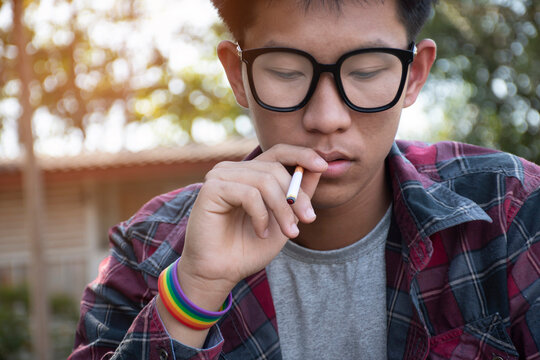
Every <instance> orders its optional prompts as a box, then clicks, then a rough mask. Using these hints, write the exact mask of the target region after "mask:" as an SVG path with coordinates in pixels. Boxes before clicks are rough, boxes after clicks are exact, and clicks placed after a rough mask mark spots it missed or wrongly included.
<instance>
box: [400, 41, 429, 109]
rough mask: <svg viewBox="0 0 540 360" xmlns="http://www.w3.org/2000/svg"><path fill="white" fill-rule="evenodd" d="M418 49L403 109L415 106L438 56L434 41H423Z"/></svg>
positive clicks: (418, 45)
mask: <svg viewBox="0 0 540 360" xmlns="http://www.w3.org/2000/svg"><path fill="white" fill-rule="evenodd" d="M416 47H417V49H418V53H417V55H416V57H415V58H414V61H413V62H412V64H411V67H410V69H409V79H408V82H407V91H406V92H405V101H404V103H403V107H408V106H411V105H412V104H414V102H415V101H416V98H417V97H418V94H419V93H420V90H422V87H423V86H424V84H425V83H426V80H427V78H428V75H429V71H430V70H431V66H432V65H433V63H434V62H435V58H436V56H437V45H436V44H435V42H434V41H433V40H430V39H426V40H422V41H420V42H419V43H418V44H417V45H416Z"/></svg>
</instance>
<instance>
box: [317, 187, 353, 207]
mask: <svg viewBox="0 0 540 360" xmlns="http://www.w3.org/2000/svg"><path fill="white" fill-rule="evenodd" d="M343 190H344V189H343V188H340V187H338V186H319V187H318V188H317V190H316V191H315V194H313V198H312V199H311V203H312V205H313V208H314V209H315V210H317V209H320V210H324V209H332V208H336V207H339V206H341V205H344V204H346V203H348V202H349V201H350V200H352V198H353V197H354V195H353V194H350V193H349V192H347V191H343Z"/></svg>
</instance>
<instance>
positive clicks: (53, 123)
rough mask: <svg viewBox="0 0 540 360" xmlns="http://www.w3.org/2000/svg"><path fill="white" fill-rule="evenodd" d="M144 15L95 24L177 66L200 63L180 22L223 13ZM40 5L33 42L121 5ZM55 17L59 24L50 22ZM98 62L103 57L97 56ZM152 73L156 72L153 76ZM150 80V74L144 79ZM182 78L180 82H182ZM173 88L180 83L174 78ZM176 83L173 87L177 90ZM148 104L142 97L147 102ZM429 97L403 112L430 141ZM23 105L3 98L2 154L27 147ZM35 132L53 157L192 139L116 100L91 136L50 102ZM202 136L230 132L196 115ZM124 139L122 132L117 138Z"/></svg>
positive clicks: (240, 125)
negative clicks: (129, 21) (133, 114)
mask: <svg viewBox="0 0 540 360" xmlns="http://www.w3.org/2000/svg"><path fill="white" fill-rule="evenodd" d="M137 3H138V4H139V5H140V6H141V9H142V10H143V11H142V13H143V14H144V16H143V19H142V21H141V22H140V24H139V26H138V29H137V30H136V31H137V34H136V35H135V36H134V34H133V33H132V32H133V29H131V28H126V27H121V26H118V25H114V24H110V23H98V24H95V26H91V27H90V28H91V29H92V30H91V33H90V36H91V38H92V40H93V41H94V42H95V43H96V44H99V45H101V46H110V47H115V45H116V44H119V43H120V42H123V41H127V42H128V45H129V48H130V49H131V51H132V54H133V58H132V59H133V61H134V64H135V67H136V66H137V64H139V66H144V64H145V61H146V60H147V57H148V56H150V54H149V53H148V51H146V49H147V48H149V46H146V44H149V43H153V44H156V45H157V47H158V48H159V50H160V51H161V52H162V53H163V54H164V55H166V56H168V57H169V58H170V63H169V66H170V67H171V69H172V70H174V71H177V70H179V69H182V68H183V67H185V66H189V65H192V64H196V63H197V60H198V58H199V52H198V50H197V48H196V47H194V46H193V45H191V44H190V43H189V42H186V41H185V39H184V38H182V36H179V29H181V28H182V27H183V26H188V27H189V28H190V29H192V30H193V31H200V32H201V33H204V32H205V31H206V29H207V28H208V27H209V26H210V25H211V24H213V23H214V22H215V21H216V20H217V19H218V17H217V14H216V11H215V9H214V8H213V6H212V5H211V3H210V1H209V0H175V1H170V0H138V2H137ZM38 4H39V5H37V6H35V7H33V8H31V9H30V10H29V11H28V14H27V16H26V18H25V21H26V22H28V23H31V24H32V25H33V26H34V27H35V28H36V29H37V30H38V31H37V32H36V34H37V35H36V37H35V38H34V40H33V41H34V43H35V44H36V45H39V44H40V43H41V42H47V41H51V39H52V41H53V42H54V43H55V44H58V45H62V44H65V43H69V42H70V41H71V39H70V36H71V35H70V33H69V32H62V31H55V30H54V29H55V27H54V26H52V25H62V24H64V23H65V22H67V21H69V19H70V18H71V15H72V12H73V11H77V12H78V16H77V19H78V21H79V22H81V23H82V24H83V25H87V24H85V22H87V23H91V22H92V21H95V19H93V18H92V17H91V16H90V14H91V13H90V12H88V11H86V12H85V9H88V8H92V9H93V10H94V11H103V12H107V11H114V10H115V9H114V6H115V2H113V1H95V0H74V1H73V3H72V5H71V6H70V5H68V4H66V3H63V2H57V1H55V0H41V1H40V2H38ZM10 17H11V13H10V9H9V8H7V9H6V7H5V6H4V7H3V11H1V12H0V28H5V27H7V26H9V24H10ZM51 24H52V25H51ZM96 61H99V59H96ZM126 66H127V65H126V64H122V63H118V64H115V70H114V71H115V76H118V77H122V76H125V75H124V74H125V73H126V72H125V67H126ZM148 76H151V74H150V75H148ZM140 81H141V82H142V83H144V81H151V79H146V80H145V79H144V78H142V79H140ZM180 85H181V84H180ZM173 87H174V84H173ZM174 90H175V89H174V88H171V91H174ZM143 105H144V104H141V106H143ZM424 108H425V101H424V98H423V96H422V95H421V96H420V97H419V99H418V101H417V103H416V104H415V105H413V106H411V107H410V108H408V109H405V110H404V112H403V116H402V121H401V124H400V128H399V130H398V137H401V138H414V139H420V140H425V139H428V138H429V134H430V133H432V132H434V131H436V128H437V126H439V125H440V123H441V122H442V118H443V115H442V112H438V111H430V114H429V121H428V116H427V115H426V113H425V111H424ZM18 111H19V108H18V104H17V102H16V101H14V100H13V99H11V100H10V99H7V100H6V99H0V112H2V113H3V114H4V115H7V116H8V118H9V119H8V120H7V121H5V123H4V134H3V136H2V137H1V138H0V157H17V156H19V155H20V148H19V146H18V144H17V134H16V120H15V119H16V118H17V114H18ZM235 125H236V129H237V130H238V131H239V132H240V133H242V134H245V135H247V136H253V129H252V127H251V125H250V122H249V119H248V118H247V117H246V116H241V117H239V118H238V119H236V121H235ZM34 131H35V134H36V137H37V139H36V144H35V149H36V152H37V153H38V154H44V155H51V156H67V155H76V154H78V153H80V152H82V151H104V152H117V151H120V150H122V149H127V150H130V151H139V150H144V149H148V148H152V147H155V146H158V145H159V144H160V142H161V139H163V138H164V134H166V135H167V136H168V138H170V139H171V143H172V144H176V145H181V144H184V143H186V142H187V141H188V140H189V136H188V135H187V133H185V131H183V130H181V129H179V128H178V127H176V126H174V125H173V124H172V123H171V121H169V120H168V119H167V118H160V119H155V121H152V122H147V123H129V124H126V120H125V119H124V118H123V116H122V112H121V111H119V110H118V109H117V108H115V107H113V108H112V110H111V111H110V112H109V114H108V116H107V118H106V119H105V121H101V122H95V123H93V124H92V125H90V126H89V127H88V128H87V129H86V132H87V134H86V138H83V135H82V133H81V132H80V130H77V129H74V130H68V131H67V132H66V129H65V126H64V123H63V122H62V121H61V120H60V119H58V118H56V117H55V116H53V115H51V114H49V113H48V111H45V110H43V109H38V110H37V111H36V113H35V114H34ZM192 136H193V138H194V140H195V141H197V142H202V143H208V144H214V143H218V142H220V141H222V140H224V139H225V137H226V132H225V129H224V127H223V126H222V125H220V124H215V123H213V122H211V121H208V120H206V119H196V121H195V122H194V124H193V128H192ZM118 139H123V140H122V141H118Z"/></svg>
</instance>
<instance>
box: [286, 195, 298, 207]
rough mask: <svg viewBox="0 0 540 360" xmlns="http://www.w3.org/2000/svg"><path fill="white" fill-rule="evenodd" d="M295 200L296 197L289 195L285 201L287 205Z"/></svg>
mask: <svg viewBox="0 0 540 360" xmlns="http://www.w3.org/2000/svg"><path fill="white" fill-rule="evenodd" d="M295 201H296V199H295V198H294V197H292V196H289V197H288V198H287V203H288V204H289V205H292V204H294V202H295Z"/></svg>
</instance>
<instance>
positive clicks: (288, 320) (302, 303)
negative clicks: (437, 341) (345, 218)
mask: <svg viewBox="0 0 540 360" xmlns="http://www.w3.org/2000/svg"><path fill="white" fill-rule="evenodd" d="M391 208H392V207H391V206H390V208H389V209H388V211H387V212H386V214H385V215H384V217H383V218H382V219H381V221H380V222H379V223H378V224H377V226H376V227H375V228H374V229H373V230H372V231H371V232H370V233H369V234H368V235H366V236H365V237H364V238H363V239H361V240H359V241H357V242H355V243H354V244H352V245H349V246H347V247H344V248H341V249H337V250H330V251H315V250H310V249H307V248H304V247H302V246H299V245H297V244H295V243H294V242H292V241H288V242H287V244H286V245H285V247H284V248H283V250H282V251H281V252H280V253H279V255H278V256H277V257H276V258H275V259H274V260H273V261H272V262H271V263H270V264H269V265H268V267H267V269H266V270H267V273H268V280H269V283H270V290H271V293H272V299H273V301H274V307H275V309H276V316H277V325H278V331H279V337H280V343H281V351H282V355H283V359H285V360H287V359H377V360H380V359H386V271H385V259H384V249H385V243H386V241H385V240H386V238H387V235H388V229H389V228H390V221H391ZM336 236H339V234H336Z"/></svg>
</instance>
